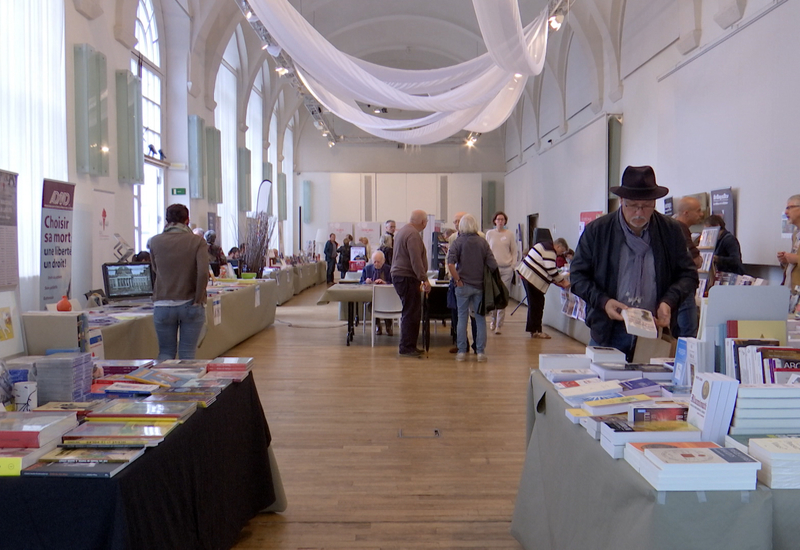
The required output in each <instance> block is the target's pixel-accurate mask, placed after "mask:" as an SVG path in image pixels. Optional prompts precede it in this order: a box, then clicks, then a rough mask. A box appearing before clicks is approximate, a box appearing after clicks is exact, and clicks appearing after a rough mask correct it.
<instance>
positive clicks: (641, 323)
mask: <svg viewBox="0 0 800 550" xmlns="http://www.w3.org/2000/svg"><path fill="white" fill-rule="evenodd" d="M622 318H623V319H624V320H625V330H627V331H628V334H632V335H634V336H641V337H642V338H658V328H656V320H655V318H653V314H652V312H650V311H648V310H646V309H641V308H638V307H629V308H627V309H623V310H622Z"/></svg>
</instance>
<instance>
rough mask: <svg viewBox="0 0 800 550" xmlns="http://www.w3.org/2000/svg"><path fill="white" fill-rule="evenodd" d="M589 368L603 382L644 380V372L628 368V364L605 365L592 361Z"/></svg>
mask: <svg viewBox="0 0 800 550" xmlns="http://www.w3.org/2000/svg"><path fill="white" fill-rule="evenodd" d="M589 368H590V369H591V370H592V371H594V373H595V374H596V375H597V376H599V377H600V379H601V380H632V379H634V378H642V372H641V371H639V370H636V369H634V368H628V364H627V363H603V362H595V361H592V364H591V365H589Z"/></svg>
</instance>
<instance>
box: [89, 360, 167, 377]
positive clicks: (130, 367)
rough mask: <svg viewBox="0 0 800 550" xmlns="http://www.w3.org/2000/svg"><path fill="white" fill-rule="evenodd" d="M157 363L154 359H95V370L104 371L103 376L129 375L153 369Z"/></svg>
mask: <svg viewBox="0 0 800 550" xmlns="http://www.w3.org/2000/svg"><path fill="white" fill-rule="evenodd" d="M154 364H155V361H153V360H152V359H95V360H94V366H95V368H101V369H103V375H104V376H107V375H109V374H121V375H124V374H128V373H129V372H133V371H135V370H136V369H141V368H148V367H152V366H153V365H154Z"/></svg>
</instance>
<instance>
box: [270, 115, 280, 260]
mask: <svg viewBox="0 0 800 550" xmlns="http://www.w3.org/2000/svg"><path fill="white" fill-rule="evenodd" d="M267 159H268V161H269V163H270V164H271V165H272V174H271V175H270V177H271V179H272V212H270V215H272V216H277V215H278V115H277V114H276V113H275V111H272V116H271V117H270V121H269V149H267ZM269 247H270V248H278V232H277V231H275V232H274V233H273V234H272V240H271V241H270V244H269Z"/></svg>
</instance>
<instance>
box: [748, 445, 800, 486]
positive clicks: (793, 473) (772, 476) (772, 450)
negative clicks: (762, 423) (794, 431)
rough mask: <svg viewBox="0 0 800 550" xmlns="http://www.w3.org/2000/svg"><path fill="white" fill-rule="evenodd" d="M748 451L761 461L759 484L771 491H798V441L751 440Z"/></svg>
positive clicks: (799, 474) (799, 481) (799, 482)
mask: <svg viewBox="0 0 800 550" xmlns="http://www.w3.org/2000/svg"><path fill="white" fill-rule="evenodd" d="M749 451H750V452H749V454H750V455H751V456H752V457H753V458H755V459H757V460H760V461H761V470H760V471H759V472H758V480H759V481H760V482H761V483H763V484H764V485H766V486H767V487H770V488H772V489H800V439H797V438H769V439H760V438H756V439H751V440H750V445H749Z"/></svg>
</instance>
